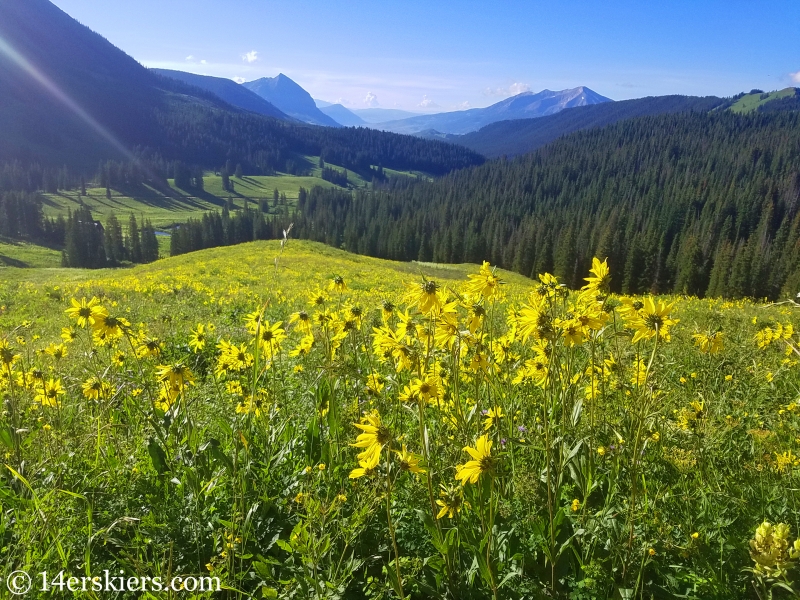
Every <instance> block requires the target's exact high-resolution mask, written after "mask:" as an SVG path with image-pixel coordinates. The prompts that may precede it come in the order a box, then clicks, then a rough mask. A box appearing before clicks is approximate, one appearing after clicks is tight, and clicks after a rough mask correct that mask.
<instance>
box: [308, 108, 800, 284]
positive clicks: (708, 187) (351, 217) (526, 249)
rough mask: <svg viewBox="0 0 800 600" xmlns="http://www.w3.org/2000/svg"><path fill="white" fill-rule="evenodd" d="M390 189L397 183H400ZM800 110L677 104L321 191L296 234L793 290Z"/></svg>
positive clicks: (528, 271) (465, 257) (449, 256)
mask: <svg viewBox="0 0 800 600" xmlns="http://www.w3.org/2000/svg"><path fill="white" fill-rule="evenodd" d="M395 185H396V186H399V185H402V184H401V182H396V184H395ZM798 205H800V114H798V113H796V112H778V113H754V114H752V115H747V116H741V115H736V114H732V113H729V112H720V113H712V114H703V113H682V114H671V115H660V116H653V117H643V118H638V119H631V120H627V121H622V122H619V123H616V124H614V125H610V126H608V127H605V128H602V129H593V130H589V131H585V132H578V133H575V134H572V135H570V136H567V137H565V138H563V139H561V140H558V141H556V142H554V143H553V144H551V145H549V146H547V147H545V148H542V149H540V150H539V151H537V152H534V153H532V154H529V155H525V156H522V157H519V158H517V159H514V160H510V161H509V160H498V161H493V162H490V163H487V164H485V165H483V166H481V167H477V168H474V169H470V170H467V171H462V172H459V173H453V174H450V175H448V176H446V177H443V178H441V179H438V180H436V181H433V182H418V183H411V184H408V185H405V186H404V187H395V189H391V190H384V191H379V192H374V193H358V194H356V195H354V196H351V195H350V194H347V193H339V192H335V191H334V192H331V191H327V192H326V191H322V190H315V191H313V192H312V193H311V194H310V195H309V198H308V201H307V203H306V205H305V207H304V213H303V216H302V217H301V218H300V219H299V220H298V222H297V224H296V229H295V235H299V236H301V237H306V238H309V239H313V240H318V241H324V242H326V243H328V244H332V245H336V246H341V247H342V248H344V249H346V250H350V251H354V252H359V253H363V254H368V255H371V256H377V257H386V258H392V259H398V260H410V259H419V260H422V261H435V262H451V263H460V262H479V261H481V260H483V259H486V260H489V261H491V262H492V263H493V264H498V265H501V266H503V267H506V268H510V269H513V270H515V271H517V272H520V273H522V274H525V275H533V276H535V275H536V274H537V273H542V272H545V271H553V272H555V274H556V275H558V276H559V277H560V278H562V279H563V281H564V282H566V283H567V284H568V285H570V286H573V287H575V286H577V285H579V284H580V282H581V281H580V280H581V277H582V274H583V273H585V272H586V271H587V269H588V268H589V266H590V264H591V259H592V256H594V255H596V256H600V257H608V259H609V264H610V265H611V266H612V267H613V271H614V272H615V273H618V275H617V276H616V277H615V279H614V281H613V284H612V289H613V290H614V291H618V292H625V293H634V292H635V293H639V292H646V291H653V292H659V293H665V292H685V293H689V294H698V295H704V294H707V295H712V296H729V297H741V296H757V297H762V296H767V297H769V298H777V297H779V296H781V295H786V294H791V295H792V296H794V294H795V293H797V291H800V241H799V236H800V216H798Z"/></svg>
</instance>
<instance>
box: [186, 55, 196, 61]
mask: <svg viewBox="0 0 800 600" xmlns="http://www.w3.org/2000/svg"><path fill="white" fill-rule="evenodd" d="M186 60H188V61H189V62H192V61H193V60H194V56H193V55H191V54H190V55H189V56H187V57H186Z"/></svg>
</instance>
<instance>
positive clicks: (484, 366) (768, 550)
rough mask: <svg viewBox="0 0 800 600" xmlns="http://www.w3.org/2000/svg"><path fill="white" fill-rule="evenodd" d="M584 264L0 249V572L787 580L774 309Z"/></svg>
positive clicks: (790, 419) (492, 585) (791, 518)
mask: <svg viewBox="0 0 800 600" xmlns="http://www.w3.org/2000/svg"><path fill="white" fill-rule="evenodd" d="M610 267H611V268H610V269H609V266H608V265H606V264H605V263H601V262H600V261H599V260H595V261H594V264H593V267H592V270H591V272H590V273H587V274H586V277H587V280H586V285H585V286H584V288H583V289H582V290H581V291H570V290H566V289H565V288H564V287H563V286H560V285H559V284H558V282H557V280H556V279H555V278H554V277H552V276H550V275H543V276H541V277H540V278H539V279H538V280H528V279H524V278H522V277H520V276H517V275H513V274H511V273H507V272H502V271H497V270H492V269H491V268H490V266H489V265H488V264H484V265H483V266H480V265H433V264H418V263H410V264H405V263H396V262H390V261H383V260H378V259H374V258H368V257H363V256H357V255H352V254H348V253H345V252H343V251H340V250H336V249H332V248H330V247H327V246H323V245H320V244H315V243H310V242H298V241H294V240H289V242H288V244H286V245H285V247H283V248H281V245H280V244H279V243H278V242H274V241H271V242H255V243H250V244H243V245H240V246H234V247H226V248H216V249H210V250H205V251H201V252H196V253H190V254H186V255H183V256H179V257H175V258H170V259H164V260H159V261H157V262H155V263H151V264H149V265H142V266H137V267H134V268H129V269H119V270H99V271H86V270H78V269H17V268H14V267H8V268H5V269H3V271H2V275H3V277H1V278H0V397H2V399H3V407H4V411H3V413H2V420H1V421H0V453H2V454H0V457H1V458H0V502H2V507H3V510H2V511H0V535H1V536H2V539H3V547H4V549H5V551H4V552H3V553H2V554H0V563H2V564H3V567H4V573H5V572H7V573H11V572H13V571H16V570H23V571H28V572H31V573H40V572H42V571H48V572H54V573H57V572H59V570H63V571H65V572H66V573H76V574H77V573H80V574H84V573H85V574H86V575H88V576H95V575H98V574H99V575H102V573H103V571H104V570H105V569H108V570H113V572H115V573H116V572H119V571H120V570H122V571H123V572H124V573H126V574H128V575H130V574H136V575H139V576H140V577H144V576H146V577H155V576H166V575H167V574H181V575H189V574H193V575H204V576H208V577H215V578H218V580H219V582H220V583H221V585H222V586H224V587H225V588H226V590H227V591H228V592H230V593H222V594H215V593H212V592H204V593H197V594H193V595H192V597H193V598H196V599H209V600H210V599H212V598H230V599H242V600H243V599H245V598H286V599H287V600H288V599H290V598H293V599H296V598H334V597H335V598H341V599H342V600H356V599H358V600H361V599H363V598H368V599H370V600H379V599H380V600H387V599H388V598H409V597H410V598H412V600H422V599H423V598H460V599H464V600H488V599H493V600H499V599H500V598H503V599H506V598H508V599H514V600H521V599H523V598H542V599H544V598H558V599H562V600H568V599H583V600H589V599H592V598H598V599H599V598H629V599H635V598H672V597H687V598H698V599H700V598H702V599H703V600H708V599H715V600H730V599H734V598H736V599H741V600H745V599H749V598H752V597H754V596H753V594H752V590H753V589H754V586H755V589H756V590H757V591H758V594H759V596H760V597H761V598H767V597H768V594H769V591H770V589H772V588H774V589H775V590H776V591H777V590H778V588H776V587H775V586H776V585H778V584H781V585H784V586H789V587H790V586H791V585H794V584H793V583H792V581H794V573H795V572H796V571H795V569H796V560H795V557H796V556H798V552H800V541H797V542H795V540H797V539H798V522H797V515H798V496H797V492H796V490H797V489H798V486H800V459H798V454H800V402H798V393H799V391H800V374H799V373H798V368H799V365H798V355H799V354H800V348H798V344H800V340H798V336H797V333H796V330H797V328H798V326H800V318H799V317H800V313H798V308H797V306H796V305H795V304H793V303H785V304H781V305H774V306H771V305H763V304H757V303H752V302H749V301H744V300H743V301H737V302H726V301H723V300H714V299H705V300H698V299H696V298H688V297H677V296H675V297H662V298H651V297H616V296H610V295H609V294H608V289H609V287H608V286H609V277H615V276H617V273H618V271H616V270H615V269H614V268H613V265H611V266H610ZM2 465H5V466H2ZM765 522H767V523H765ZM779 523H781V524H782V525H780V526H779V527H773V526H772V525H776V524H779ZM757 528H758V529H757ZM751 540H752V543H751ZM53 548H58V551H57V552H55V551H53ZM476 557H477V558H476ZM754 561H755V562H754ZM478 563H480V564H478ZM206 589H208V588H206ZM795 589H796V586H795ZM687 590H689V592H687ZM784 591H785V588H784ZM143 597H146V596H143ZM151 597H152V598H156V597H160V596H157V595H152V596H151ZM773 597H776V598H778V597H781V596H779V595H778V594H777V593H776V594H775V595H774V596H773ZM783 597H788V596H787V595H784V596H783Z"/></svg>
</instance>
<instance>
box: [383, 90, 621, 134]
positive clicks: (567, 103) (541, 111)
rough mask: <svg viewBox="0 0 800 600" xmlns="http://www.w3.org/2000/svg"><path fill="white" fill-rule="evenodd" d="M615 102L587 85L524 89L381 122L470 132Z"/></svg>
mask: <svg viewBox="0 0 800 600" xmlns="http://www.w3.org/2000/svg"><path fill="white" fill-rule="evenodd" d="M607 102H613V100H611V99H610V98H606V97H605V96H601V95H600V94H598V93H597V92H595V91H594V90H591V89H589V88H588V87H586V86H579V87H576V88H572V89H568V90H560V91H555V92H554V91H552V90H542V91H541V92H522V93H521V94H517V95H515V96H511V97H510V98H506V99H505V100H501V101H500V102H496V103H495V104H492V105H491V106H487V107H486V108H470V109H467V110H461V111H453V112H445V113H437V114H434V115H420V116H417V117H410V118H408V119H401V120H397V121H389V122H385V123H381V127H380V128H381V129H383V130H384V131H393V132H395V133H405V134H411V135H415V134H418V133H420V132H422V131H426V130H430V129H432V130H435V131H437V132H439V133H443V134H461V135H463V134H466V133H470V132H472V131H477V130H478V129H480V128H481V127H484V126H486V125H489V124H491V123H494V122H497V121H506V120H510V119H520V118H532V117H534V118H535V117H543V116H547V115H551V114H555V113H558V112H560V111H562V110H564V109H565V108H571V107H575V106H585V105H592V104H601V103H607Z"/></svg>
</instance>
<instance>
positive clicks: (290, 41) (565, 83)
mask: <svg viewBox="0 0 800 600" xmlns="http://www.w3.org/2000/svg"><path fill="white" fill-rule="evenodd" d="M55 4H56V5H57V6H59V7H60V8H61V9H63V10H65V11H66V12H67V13H69V14H70V15H72V16H73V17H75V18H76V19H78V20H79V21H80V22H82V23H84V24H85V25H88V26H89V27H91V28H92V29H93V30H95V31H97V32H98V33H100V34H102V35H103V36H105V37H106V38H107V39H109V40H110V41H111V42H112V43H114V44H115V45H117V46H119V47H120V48H122V49H123V50H125V51H126V52H127V53H128V54H130V55H131V56H133V57H134V58H136V59H137V60H138V61H139V62H141V63H142V64H144V65H146V66H149V67H161V68H171V69H179V70H184V71H191V72H193V73H200V74H206V75H215V76H219V77H228V78H231V79H237V80H239V81H241V80H246V81H249V80H252V79H257V78H259V77H264V76H274V75H277V74H278V73H284V74H286V75H288V76H289V77H291V78H292V79H294V80H295V81H297V82H298V83H299V84H300V85H302V86H303V87H304V88H305V89H307V90H308V91H309V92H311V94H312V96H314V97H315V98H320V99H323V100H328V101H332V102H336V101H340V102H342V103H343V104H345V106H348V107H350V108H366V107H368V106H370V105H371V106H379V107H383V108H402V109H406V110H413V111H420V112H422V111H425V112H439V111H443V110H457V109H460V108H467V107H481V106H488V105H489V104H493V103H494V102H497V101H499V100H501V99H503V98H505V97H508V96H511V95H513V94H514V93H518V92H520V91H525V90H533V91H539V90H541V89H544V88H548V89H552V90H560V89H566V88H572V87H576V86H579V85H585V86H588V87H590V88H592V89H593V90H595V91H596V92H598V93H600V94H603V95H605V96H608V97H610V98H613V99H615V100H622V99H626V98H638V97H642V96H649V95H662V94H672V93H678V94H691V95H718V96H730V95H733V94H736V93H738V92H741V91H749V90H750V89H751V88H762V89H764V90H774V89H781V88H784V87H787V86H790V85H795V86H800V2H797V1H796V0H770V1H769V2H756V1H755V0H752V1H741V0H728V1H703V0H693V1H671V2H669V3H664V4H663V5H657V4H656V3H655V2H649V1H646V0H638V1H635V2H634V1H625V2H623V1H616V2H615V1H613V0H607V1H605V2H597V1H579V2H578V1H569V0H564V1H562V2H553V1H552V0H551V1H549V2H534V1H528V2H524V1H520V2H517V1H504V0H495V1H494V2H471V1H461V2H435V1H431V0H425V1H418V0H403V1H402V2H400V1H394V0H391V1H381V2H376V1H374V0H373V1H371V2H365V1H360V0H350V1H347V2H335V1H331V0H327V1H325V2H323V1H304V0H293V1H284V0H280V1H271V0H236V2H219V1H218V0H217V1H212V0H55Z"/></svg>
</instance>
